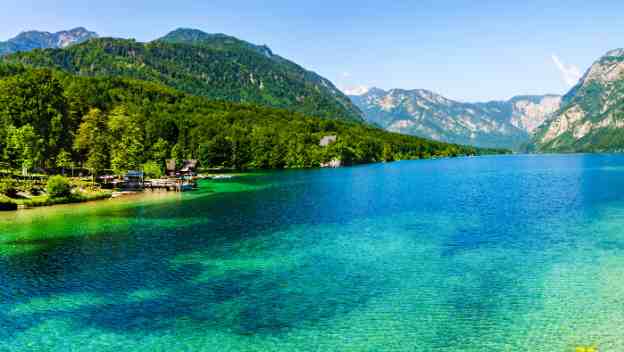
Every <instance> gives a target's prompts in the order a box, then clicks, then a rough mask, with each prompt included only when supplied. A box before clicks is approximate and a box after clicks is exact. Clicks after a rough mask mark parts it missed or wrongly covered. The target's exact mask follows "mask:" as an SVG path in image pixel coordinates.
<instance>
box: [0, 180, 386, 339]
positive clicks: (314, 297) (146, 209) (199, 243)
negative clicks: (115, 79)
mask: <svg viewBox="0 0 624 352" xmlns="http://www.w3.org/2000/svg"><path fill="white" fill-rule="evenodd" d="M303 193H305V191H304V192H303ZM284 197H293V196H292V195H289V194H287V193H285V192H275V191H258V192H249V193H244V194H238V195H237V196H236V197H231V196H219V195H217V196H215V197H213V198H211V199H205V198H197V199H190V200H188V201H185V202H184V203H182V206H181V205H180V204H160V205H148V206H142V207H136V208H129V209H126V210H124V211H120V210H111V211H102V212H100V213H98V214H97V216H98V218H100V219H107V218H108V219H113V218H115V219H119V218H126V219H135V218H138V217H140V219H141V221H140V224H147V225H146V226H148V224H150V223H151V222H159V221H163V220H170V219H175V224H174V225H171V226H167V227H166V228H165V230H163V229H159V230H155V231H152V230H154V229H152V228H148V229H145V228H142V227H141V225H130V226H129V227H127V228H126V229H125V230H124V231H122V232H92V233H89V234H88V235H86V236H79V237H77V236H58V237H54V236H50V237H49V238H32V239H17V240H14V241H8V242H5V243H4V244H3V245H5V246H34V247H33V248H32V250H29V251H28V252H25V253H21V254H18V255H13V256H8V257H0V281H2V282H3V283H4V284H3V287H2V288H1V289H0V293H1V295H0V297H1V298H2V303H1V305H0V307H2V308H3V310H2V311H0V326H1V327H3V329H1V330H2V332H0V337H5V338H10V337H12V336H13V337H14V336H15V334H16V333H19V332H20V331H25V330H27V329H29V328H31V327H34V326H36V325H37V324H39V323H42V322H44V321H46V320H50V319H63V320H68V321H73V323H74V326H75V328H76V329H83V328H89V327H95V328H98V329H106V330H111V331H114V332H116V333H126V332H132V331H136V330H141V331H142V332H144V333H150V332H154V333H157V332H158V331H159V330H161V329H170V328H173V326H174V324H176V322H179V321H180V320H182V321H184V320H186V321H190V322H192V323H193V324H195V325H197V326H198V327H205V328H210V329H224V330H227V331H230V332H235V333H239V334H245V335H247V334H276V333H280V332H282V331H285V330H287V329H290V328H296V327H298V326H302V325H306V324H314V323H317V322H320V321H323V320H325V319H329V318H331V317H333V316H336V315H340V314H346V313H348V312H349V311H351V310H353V309H356V308H357V307H359V306H361V305H363V304H366V302H367V301H368V300H370V299H371V298H372V297H375V296H376V295H379V294H380V293H381V291H382V288H383V287H386V286H387V284H388V283H387V282H386V280H385V279H384V278H382V277H377V276H371V275H367V274H366V273H367V271H369V269H370V268H367V267H366V266H359V267H357V268H353V267H347V265H346V264H345V263H343V262H340V261H337V260H335V259H334V258H332V257H331V256H330V255H328V256H322V257H319V256H314V255H312V256H307V257H304V258H303V259H299V260H298V261H297V262H296V264H294V265H288V266H286V267H284V268H279V266H277V267H276V266H272V269H271V270H262V268H259V269H258V268H252V269H250V270H237V269H233V270H225V272H224V273H223V274H222V275H216V276H214V277H208V278H203V279H201V280H198V278H200V277H202V274H204V273H205V272H206V271H207V266H206V265H205V264H198V263H183V264H180V265H172V260H173V259H174V258H176V257H179V256H181V255H184V254H195V253H202V255H204V256H205V257H204V259H205V260H207V261H208V262H209V261H211V260H227V259H229V258H235V257H241V256H242V257H247V256H249V257H252V256H254V255H255V254H257V253H255V252H253V253H244V252H241V250H240V249H237V248H234V247H233V246H234V245H236V244H237V243H239V242H240V241H243V240H249V239H253V238H257V237H261V236H265V235H267V234H270V233H273V232H276V231H280V230H284V229H286V228H288V227H290V226H293V225H299V224H304V223H306V220H307V221H309V220H310V216H311V214H310V212H312V213H315V212H316V211H318V209H317V210H314V209H308V211H301V209H296V208H294V207H292V204H291V205H288V204H289V202H287V201H285V199H284ZM302 199H305V195H304V196H303V198H302ZM290 203H292V202H290ZM324 214H325V215H324V216H323V219H322V220H323V221H331V220H336V221H340V218H335V219H332V218H331V216H329V217H328V215H329V214H330V213H329V212H325V213H324ZM340 216H342V215H340ZM276 217H279V219H276ZM191 219H195V220H197V219H200V221H192V222H191V224H188V223H189V221H190V220H191ZM201 219H205V221H201ZM319 221H320V220H319ZM187 224H188V225H187ZM148 227H149V226H148ZM263 245H266V246H271V245H272V243H266V244H263ZM276 245H278V244H276ZM285 255H288V253H285ZM267 260H273V259H271V258H267ZM208 269H209V268H208ZM141 290H153V291H155V292H156V295H155V297H147V298H142V299H139V300H128V299H127V297H128V296H129V295H131V294H132V293H133V292H136V291H141ZM74 294H88V295H91V296H95V297H104V298H105V302H103V303H101V304H93V305H90V304H87V305H77V306H72V305H69V306H63V307H55V306H54V298H55V297H59V296H60V297H64V296H68V295H69V296H71V295H74ZM36 299H43V300H46V299H49V300H50V304H49V305H48V306H46V307H45V308H43V309H36V310H35V311H31V312H26V313H24V312H22V313H20V314H15V313H12V311H13V310H14V308H16V307H18V306H24V305H26V306H28V305H29V304H30V302H32V301H33V300H36Z"/></svg>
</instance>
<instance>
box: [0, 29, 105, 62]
mask: <svg viewBox="0 0 624 352" xmlns="http://www.w3.org/2000/svg"><path fill="white" fill-rule="evenodd" d="M97 36H98V35H97V33H95V32H90V31H88V30H86V29H85V28H82V27H78V28H74V29H71V30H69V31H60V32H56V33H49V32H39V31H28V32H22V33H20V34H19V35H18V36H17V37H15V38H13V39H9V40H8V41H6V42H0V56H2V55H8V54H12V53H16V52H19V51H31V50H34V49H48V48H66V47H68V46H70V45H72V44H78V43H82V42H85V41H87V40H89V39H92V38H97Z"/></svg>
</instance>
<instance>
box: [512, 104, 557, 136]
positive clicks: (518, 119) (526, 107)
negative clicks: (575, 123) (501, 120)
mask: <svg viewBox="0 0 624 352" xmlns="http://www.w3.org/2000/svg"><path fill="white" fill-rule="evenodd" d="M510 103H511V104H512V109H513V111H512V116H511V121H510V122H511V124H512V125H514V126H515V127H517V128H519V129H521V130H524V131H526V132H528V133H530V134H531V133H533V132H535V130H537V128H538V127H539V126H541V125H542V124H543V123H544V122H545V121H546V119H547V118H548V117H550V116H552V115H553V114H554V113H555V112H556V111H557V110H559V107H560V106H561V97H560V96H557V95H546V96H543V97H534V99H528V98H527V99H517V100H515V101H514V100H513V99H512V100H511V101H510Z"/></svg>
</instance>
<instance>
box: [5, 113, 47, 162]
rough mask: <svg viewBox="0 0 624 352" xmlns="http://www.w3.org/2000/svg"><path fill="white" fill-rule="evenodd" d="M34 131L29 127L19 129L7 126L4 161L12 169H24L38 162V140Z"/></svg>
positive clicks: (28, 125)
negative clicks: (6, 161)
mask: <svg viewBox="0 0 624 352" xmlns="http://www.w3.org/2000/svg"><path fill="white" fill-rule="evenodd" d="M37 137H38V136H37V134H36V133H35V129H34V128H33V127H32V126H31V125H30V124H27V125H24V126H22V127H20V128H16V127H15V126H12V125H11V126H9V127H8V132H7V138H6V156H5V157H6V159H7V160H8V161H9V164H10V165H11V167H12V168H14V169H20V168H22V169H26V170H29V169H30V168H32V167H33V165H35V163H36V162H37V161H38V160H39V157H40V153H39V152H38V150H39V139H38V138H37Z"/></svg>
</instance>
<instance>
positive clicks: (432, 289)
mask: <svg viewBox="0 0 624 352" xmlns="http://www.w3.org/2000/svg"><path fill="white" fill-rule="evenodd" d="M622 168H624V157H619V156H584V155H578V156H513V157H511V156H508V157H486V158H469V159H451V160H435V161H415V162H400V163H393V164H385V165H383V164H380V165H371V166H363V167H355V168H347V169H339V170H311V171H295V172H279V173H272V174H268V175H260V176H257V177H251V178H242V179H239V180H232V181H222V182H219V183H210V182H207V183H204V184H203V185H202V190H201V191H199V192H197V193H189V194H181V195H180V194H178V195H173V196H172V195H165V196H159V197H153V196H151V197H150V196H147V197H139V198H132V199H131V198H128V199H125V200H113V201H107V202H98V203H91V204H89V206H84V205H73V206H67V207H53V208H46V209H36V210H30V211H24V212H18V213H8V214H1V215H0V283H2V286H1V287H0V350H7V351H24V350H32V351H40V350H50V351H66V350H71V349H73V350H102V351H117V352H119V351H142V350H144V351H153V350H167V351H187V350H204V351H228V350H232V351H293V350H300V351H317V350H320V351H371V350H373V351H431V350H439V351H484V350H487V351H515V350H531V351H573V350H575V348H576V347H579V346H598V347H600V351H620V350H624V338H623V337H622V334H621V326H624V311H623V310H622V309H621V302H624V281H623V280H621V277H624V265H623V264H624V233H622V230H621V229H622V228H624V226H623V225H624V187H623V186H624V177H621V174H620V173H619V172H614V171H617V170H621V169H622Z"/></svg>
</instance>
